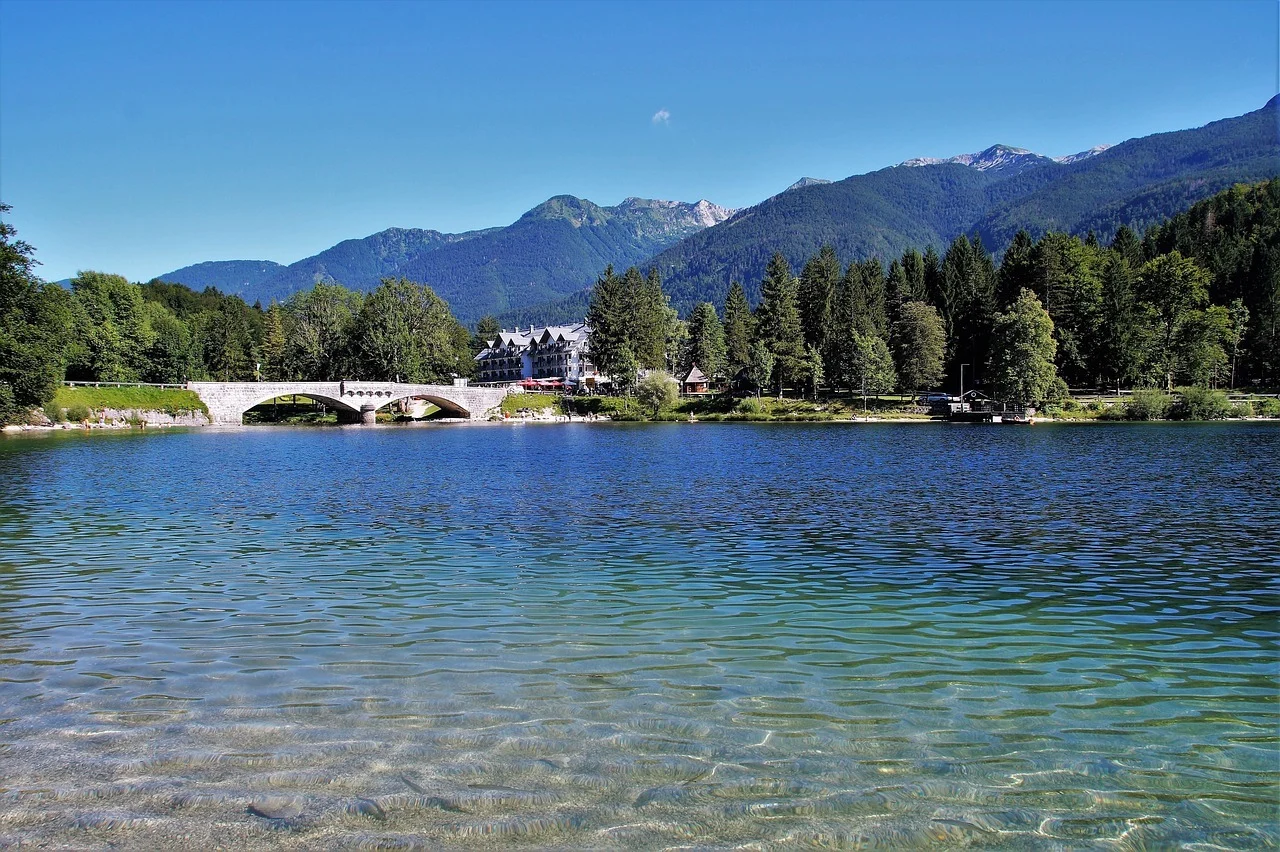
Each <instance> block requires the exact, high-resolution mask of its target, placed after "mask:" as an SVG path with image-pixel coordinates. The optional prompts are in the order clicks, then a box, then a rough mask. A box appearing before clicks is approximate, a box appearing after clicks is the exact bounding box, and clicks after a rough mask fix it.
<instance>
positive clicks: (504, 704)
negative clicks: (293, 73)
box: [0, 423, 1280, 849]
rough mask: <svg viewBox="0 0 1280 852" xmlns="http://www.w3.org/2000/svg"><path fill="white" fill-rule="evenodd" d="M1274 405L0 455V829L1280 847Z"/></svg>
mask: <svg viewBox="0 0 1280 852" xmlns="http://www.w3.org/2000/svg"><path fill="white" fill-rule="evenodd" d="M1278 467H1280V424H1270V423H1231V424H1216V425H1178V424H1114V425H1103V424H1091V425H1077V426H1069V425H1062V426H1053V425H1037V426H1035V427H1034V428H1026V427H1000V426H985V427H984V426H964V425H943V424H927V425H926V424H898V425H862V424H847V425H833V424H813V425H803V424H794V425H786V424H759V425H747V424H737V425H730V424H714V425H713V424H704V425H699V426H690V425H664V424H654V425H625V424H601V425H557V426H532V425H531V426H457V427H450V426H432V427H419V428H413V427H376V428H369V427H363V428H361V427H352V428H327V429H326V428H313V429H291V428H285V427H257V428H244V429H229V430H204V431H200V430H194V431H188V432H178V431H175V432H166V433H162V434H157V433H155V432H151V433H147V434H141V433H138V432H125V433H116V434H95V435H92V436H81V435H67V434H53V435H44V436H39V437H29V436H20V437H11V438H5V439H0V542H3V545H2V549H0V657H2V658H3V665H2V667H0V846H4V845H9V844H17V843H22V842H28V843H43V844H48V845H52V846H59V847H66V846H74V847H76V848H105V847H108V846H112V847H126V848H172V847H179V848H210V847H213V846H221V847H227V846H230V847H242V848H263V849H265V848H299V849H327V848H342V849H348V848H415V847H420V848H441V847H446V848H451V847H475V848H481V847H491V846H493V845H496V844H500V843H507V842H512V843H515V842H518V843H523V844H525V845H527V846H530V847H537V848H546V847H574V848H582V847H590V848H602V847H604V848H628V849H630V848H663V847H669V846H689V845H695V846H701V847H729V846H735V845H738V844H743V843H750V842H755V843H757V844H758V847H753V848H795V847H805V846H817V847H823V848H841V847H850V848H868V847H875V848H936V849H952V848H956V847H960V846H966V845H971V846H980V847H983V848H1009V849H1164V848H1171V847H1173V848H1177V847H1182V848H1188V849H1251V848H1259V847H1274V846H1275V845H1277V844H1280V830H1278V829H1277V817H1278V811H1277V807H1278V806H1277V801H1278V797H1280V737H1278V735H1277V730H1278V727H1280V701H1278V697H1280V651H1278V647H1277V645H1278V643H1277V640H1278V639H1280V624H1278V622H1277V614H1278V611H1280V534H1278V531H1280V476H1278V475H1277V468H1278Z"/></svg>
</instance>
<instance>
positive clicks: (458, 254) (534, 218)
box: [158, 195, 733, 323]
mask: <svg viewBox="0 0 1280 852" xmlns="http://www.w3.org/2000/svg"><path fill="white" fill-rule="evenodd" d="M732 212H733V211H731V210H726V209H725V208H723V207H718V206H716V205H714V204H711V203H710V202H707V201H699V202H697V203H694V204H686V203H682V202H675V201H652V200H648V199H642V198H628V199H627V200H626V201H624V202H622V203H621V204H619V205H617V206H616V207H600V206H598V205H595V204H592V203H591V202H590V201H586V200H584V199H581V198H574V197H572V196H568V195H562V196H557V197H555V198H552V199H550V200H549V201H547V202H545V203H543V204H540V205H538V206H537V207H535V208H534V209H532V210H530V211H529V212H528V213H525V214H524V215H523V216H521V217H520V219H519V220H517V221H516V222H515V223H513V224H511V225H508V226H507V227H504V228H489V229H486V230H481V231H468V232H466V233H463V234H442V233H440V232H439V231H426V230H419V229H405V228H390V229H388V230H386V231H381V232H379V233H377V234H374V235H372V236H369V237H365V238H364V239H357V240H345V241H343V242H341V243H338V244H337V245H336V246H334V247H333V248H330V249H327V250H325V251H323V252H321V253H320V254H318V255H315V256H314V257H309V258H305V259H303V260H300V261H298V262H297V263H293V264H290V265H289V266H281V265H280V264H276V263H271V262H269V261H240V260H233V261H212V262H207V263H200V264H196V265H194V266H188V267H185V268H183V269H178V270H174V271H173V272H167V273H165V274H164V275H160V276H158V278H159V279H161V280H164V281H170V282H176V283H181V284H186V285H187V286H189V287H193V288H195V289H203V288H204V287H217V288H218V289H219V290H222V291H223V292H225V293H229V294H232V295H237V296H240V297H242V298H243V299H244V300H245V301H246V302H248V303H250V304H252V303H253V302H255V301H256V302H261V303H262V305H263V306H266V305H267V304H269V303H270V302H271V300H273V299H275V300H277V301H284V300H285V299H286V298H288V297H289V296H291V295H292V294H294V293H296V292H298V291H300V290H306V289H308V288H310V287H311V286H312V285H313V284H315V283H316V282H317V281H323V282H325V283H339V284H342V285H344V286H346V287H348V288H351V289H354V290H361V291H367V290H371V289H373V288H374V287H376V286H377V285H378V282H379V281H380V280H381V279H383V278H386V277H405V278H409V279H411V280H414V281H423V282H429V283H430V284H431V287H432V288H433V289H434V290H435V292H436V293H437V294H438V295H439V296H440V297H441V298H443V299H445V300H446V301H447V302H448V303H449V305H450V306H451V307H452V308H453V311H454V312H455V314H457V316H458V317H459V319H461V320H462V321H463V322H466V323H473V322H475V321H476V320H478V319H479V318H480V317H481V316H484V315H485V314H491V313H497V312H500V311H504V310H508V309H512V308H521V307H524V306H527V305H531V304H538V303H543V302H547V301H550V300H554V299H557V298H559V297H561V296H564V295H566V294H569V293H572V292H574V291H577V290H581V289H582V288H583V287H585V286H587V285H588V284H589V283H590V282H591V280H592V279H594V278H595V276H596V275H597V274H598V273H599V272H600V270H601V269H603V268H604V267H605V265H606V264H608V263H615V262H616V263H624V264H632V263H639V262H640V261H643V260H644V259H646V258H648V257H651V256H652V255H653V254H655V253H656V252H658V251H661V250H662V249H664V248H666V247H667V246H670V245H672V244H674V243H676V242H678V241H679V240H680V239H682V238H684V237H686V236H688V235H690V234H692V233H696V232H697V231H700V230H702V229H703V228H706V227H709V226H711V225H714V224H716V223H717V222H721V221H723V220H724V219H725V218H727V217H728V216H729V215H730V213H732Z"/></svg>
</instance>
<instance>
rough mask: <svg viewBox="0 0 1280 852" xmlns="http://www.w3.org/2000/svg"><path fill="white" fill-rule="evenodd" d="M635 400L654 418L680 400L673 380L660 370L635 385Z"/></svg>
mask: <svg viewBox="0 0 1280 852" xmlns="http://www.w3.org/2000/svg"><path fill="white" fill-rule="evenodd" d="M636 398H637V399H638V400H639V401H640V404H641V405H642V406H644V408H645V410H646V411H648V412H649V413H650V416H651V417H654V418H656V417H657V416H658V415H659V414H660V413H661V412H662V409H664V408H670V407H671V406H673V405H675V404H676V401H677V400H678V399H679V398H680V391H679V388H678V387H677V386H676V382H675V379H673V378H671V377H670V376H669V375H667V374H666V373H665V372H662V371H661V370H658V371H655V372H652V373H650V374H649V375H647V376H645V377H644V378H643V379H641V380H640V383H639V384H638V385H636Z"/></svg>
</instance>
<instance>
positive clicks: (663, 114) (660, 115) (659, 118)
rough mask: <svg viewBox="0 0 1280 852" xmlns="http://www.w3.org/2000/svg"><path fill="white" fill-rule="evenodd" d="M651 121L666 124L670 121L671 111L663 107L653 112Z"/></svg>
mask: <svg viewBox="0 0 1280 852" xmlns="http://www.w3.org/2000/svg"><path fill="white" fill-rule="evenodd" d="M652 121H653V123H654V124H666V123H668V122H669V121H671V113H670V112H669V111H668V110H667V109H666V107H663V108H662V109H660V110H658V111H657V112H655V113H654V114H653V119H652Z"/></svg>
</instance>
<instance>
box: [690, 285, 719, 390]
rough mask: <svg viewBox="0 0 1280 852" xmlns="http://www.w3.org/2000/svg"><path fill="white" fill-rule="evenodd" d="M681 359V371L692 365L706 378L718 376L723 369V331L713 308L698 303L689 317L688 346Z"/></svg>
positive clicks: (704, 303) (707, 303)
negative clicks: (706, 376)
mask: <svg viewBox="0 0 1280 852" xmlns="http://www.w3.org/2000/svg"><path fill="white" fill-rule="evenodd" d="M684 353H685V354H684V356H683V357H682V358H681V370H682V371H687V370H689V369H690V368H691V367H692V366H693V365H694V364H697V365H698V367H699V369H701V370H702V372H703V373H705V374H706V375H708V376H718V375H721V374H722V373H723V372H724V368H725V341H724V329H723V328H722V327H721V325H720V318H719V317H718V316H716V309H715V306H714V305H712V304H711V303H710V302H700V303H699V304H698V306H697V307H696V308H694V309H693V314H692V315H691V316H690V317H689V334H688V344H687V345H686V347H685V350H684Z"/></svg>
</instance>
